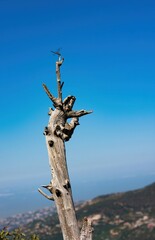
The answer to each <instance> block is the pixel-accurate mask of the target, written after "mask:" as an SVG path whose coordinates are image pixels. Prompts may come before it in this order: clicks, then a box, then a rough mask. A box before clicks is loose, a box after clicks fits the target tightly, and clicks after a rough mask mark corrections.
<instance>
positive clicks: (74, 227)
mask: <svg viewBox="0 0 155 240" xmlns="http://www.w3.org/2000/svg"><path fill="white" fill-rule="evenodd" d="M63 61H64V59H63V58H61V55H60V54H59V59H58V61H57V62H56V75H57V87H58V97H57V98H56V97H54V96H53V95H52V94H51V93H50V91H49V90H48V88H47V87H46V85H45V84H43V87H44V90H45V92H46V93H47V95H48V97H49V98H50V100H51V101H52V103H53V106H54V108H55V109H52V108H50V111H49V115H50V119H49V123H48V126H47V127H45V130H44V135H45V138H46V145H47V151H48V156H49V165H50V168H51V174H52V180H51V182H50V184H48V185H45V186H43V187H45V188H47V189H48V190H49V191H50V193H51V195H50V196H48V195H47V194H45V193H44V192H43V191H42V190H41V189H39V192H40V193H41V194H42V195H44V196H45V197H46V198H48V199H49V200H53V201H55V204H56V208H57V212H58V216H59V221H60V225H61V230H62V234H63V239H64V240H91V239H92V228H91V223H90V222H89V220H88V219H86V218H85V219H84V223H83V227H82V230H81V233H80V230H79V226H78V222H77V219H76V214H75V209H74V204H73V199H72V191H71V183H70V179H69V175H68V169H67V162H66V152H65V143H64V142H65V141H68V140H69V139H70V138H71V136H72V134H73V131H74V129H75V127H76V126H77V125H78V124H79V121H78V119H79V117H81V116H83V115H86V114H89V113H91V111H85V110H80V111H73V110H72V108H73V105H74V102H75V97H74V96H68V97H67V98H65V99H64V100H62V87H63V83H61V80H60V67H61V65H62V63H63ZM69 118H71V121H70V123H68V122H67V120H68V119H69Z"/></svg>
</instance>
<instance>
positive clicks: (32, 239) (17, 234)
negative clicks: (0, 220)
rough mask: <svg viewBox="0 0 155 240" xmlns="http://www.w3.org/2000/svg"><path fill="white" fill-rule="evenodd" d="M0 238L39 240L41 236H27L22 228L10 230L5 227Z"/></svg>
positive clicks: (0, 239)
mask: <svg viewBox="0 0 155 240" xmlns="http://www.w3.org/2000/svg"><path fill="white" fill-rule="evenodd" d="M0 240H39V237H38V236H36V235H35V234H33V235H31V236H29V237H26V235H25V234H24V233H23V232H22V231H21V229H15V230H13V231H8V230H7V228H3V229H2V230H1V231H0Z"/></svg>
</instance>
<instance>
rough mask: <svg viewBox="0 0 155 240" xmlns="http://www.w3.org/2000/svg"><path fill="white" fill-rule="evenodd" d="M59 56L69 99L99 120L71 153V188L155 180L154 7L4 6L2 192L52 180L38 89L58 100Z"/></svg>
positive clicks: (0, 11) (129, 3) (7, 1)
mask: <svg viewBox="0 0 155 240" xmlns="http://www.w3.org/2000/svg"><path fill="white" fill-rule="evenodd" d="M59 47H61V48H62V51H61V52H62V55H63V56H64V58H65V62H64V64H63V66H62V68H61V77H62V81H64V82H65V85H64V88H63V90H64V92H63V97H66V96H67V95H69V94H72V95H75V96H76V98H77V100H76V104H75V109H77V110H80V109H82V108H84V109H86V110H91V109H92V110H93V111H94V112H93V114H91V115H87V116H84V117H82V118H81V119H80V126H78V127H77V129H76V130H75V133H74V135H73V137H72V139H71V140H70V142H68V143H67V144H66V148H67V159H68V165H69V170H70V176H71V179H72V181H73V183H77V182H78V183H79V184H80V183H81V184H82V183H83V184H84V183H87V184H88V185H87V186H88V187H90V188H91V183H93V182H98V181H99V182H104V181H108V180H110V181H113V182H115V181H116V180H117V179H122V182H123V181H124V180H125V179H134V178H135V177H136V178H137V179H146V177H149V176H150V178H151V179H155V2H154V0H152V1H151V0H141V1H136V0H134V1H133V0H126V1H123V0H122V1H120V0H117V1H115V0H89V1H88V0H78V1H75V0H74V1H73V0H72V1H71V0H68V1H63V0H59V1H51V0H50V1H48V0H44V1H40V0H37V1H36V0H31V1H29V0H27V1H21V0H20V1H18V0H14V1H11V0H1V1H0V94H1V95H0V96H1V101H0V109H1V117H0V133H1V134H0V146H1V151H0V186H1V187H4V186H11V185H12V188H15V187H16V185H18V184H19V183H21V184H25V183H27V182H29V181H31V183H34V182H36V181H37V183H39V184H40V185H41V184H46V183H48V181H50V171H49V166H48V156H47V151H46V145H45V139H44V136H43V134H42V133H43V129H44V127H45V126H46V125H47V122H48V116H47V112H48V107H50V106H51V102H50V101H49V99H48V97H47V96H46V94H45V93H44V91H43V88H42V83H45V84H46V85H47V86H48V87H49V88H50V90H51V92H52V93H53V94H55V95H56V94H57V91H56V76H55V61H56V57H55V56H54V55H52V54H51V52H50V51H51V50H57V49H58V48H59ZM143 183H144V184H145V182H143ZM146 183H147V180H146ZM132 184H133V187H134V186H136V185H134V184H136V182H134V181H132ZM75 185H76V184H75ZM35 187H36V188H37V187H38V186H37V184H36V186H35ZM81 188H82V187H81ZM3 191H6V189H5V190H3ZM3 191H2V190H1V195H0V196H2V195H5V194H7V193H6V192H5V193H4V192H3ZM100 192H104V189H102V188H101V189H100ZM79 194H80V193H79Z"/></svg>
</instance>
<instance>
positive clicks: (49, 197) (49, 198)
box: [38, 186, 54, 201]
mask: <svg viewBox="0 0 155 240" xmlns="http://www.w3.org/2000/svg"><path fill="white" fill-rule="evenodd" d="M42 187H45V186H42ZM46 188H47V187H46ZM38 192H40V193H41V194H42V195H43V196H44V197H45V198H47V199H48V200H51V201H54V198H53V196H52V195H51V196H48V195H47V194H46V193H44V192H43V191H42V190H41V189H40V188H38Z"/></svg>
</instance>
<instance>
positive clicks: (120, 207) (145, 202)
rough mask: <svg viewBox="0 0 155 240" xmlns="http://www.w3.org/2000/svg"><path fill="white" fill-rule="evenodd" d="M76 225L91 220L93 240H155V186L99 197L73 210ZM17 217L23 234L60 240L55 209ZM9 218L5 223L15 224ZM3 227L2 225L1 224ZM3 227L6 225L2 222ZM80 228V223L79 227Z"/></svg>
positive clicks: (42, 238) (42, 239)
mask: <svg viewBox="0 0 155 240" xmlns="http://www.w3.org/2000/svg"><path fill="white" fill-rule="evenodd" d="M76 210H77V217H78V220H79V222H80V221H81V220H82V219H83V217H84V216H87V217H89V218H91V219H92V222H93V227H94V237H93V240H102V239H104V240H153V239H155V183H153V184H151V185H149V186H147V187H145V188H142V189H139V190H135V191H129V192H124V193H116V194H109V195H104V196H99V197H97V198H94V199H93V200H90V201H87V202H84V203H80V204H78V205H77V206H76ZM25 216H27V217H25V218H24V214H23V215H21V216H19V215H18V223H20V224H21V225H22V228H23V230H24V231H25V232H26V233H36V234H38V235H39V236H40V238H41V240H49V239H51V236H52V240H62V236H61V231H60V225H59V223H58V217H57V213H56V212H55V210H54V209H52V210H50V213H49V209H48V208H46V209H44V210H43V209H42V210H40V211H37V212H34V213H29V215H28V214H27V215H26V214H25ZM16 220H17V218H16V217H15V218H14V220H13V219H11V218H9V219H7V220H6V221H10V222H12V224H13V223H14V225H12V226H14V227H15V221H16ZM1 224H2V223H1ZM3 224H6V225H7V224H8V223H7V222H5V223H4V222H3ZM79 224H80V223H79Z"/></svg>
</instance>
